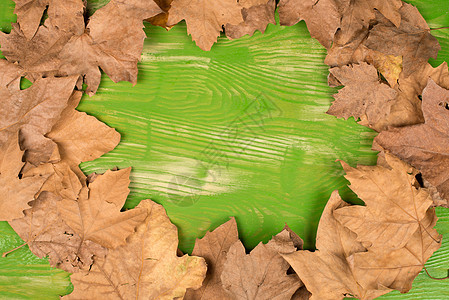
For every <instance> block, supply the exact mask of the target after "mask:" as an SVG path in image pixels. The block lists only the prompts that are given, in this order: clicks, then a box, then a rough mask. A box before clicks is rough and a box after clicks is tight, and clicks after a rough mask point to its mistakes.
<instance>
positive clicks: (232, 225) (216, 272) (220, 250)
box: [185, 218, 239, 300]
mask: <svg viewBox="0 0 449 300" xmlns="http://www.w3.org/2000/svg"><path fill="white" fill-rule="evenodd" d="M238 239H239V236H238V231H237V223H236V222H235V219H234V218H231V220H229V221H228V222H226V223H224V224H222V225H220V226H219V227H218V228H216V229H215V230H214V231H212V232H207V233H206V235H205V236H204V237H203V238H202V239H197V240H196V242H195V247H194V248H193V252H192V255H195V256H200V257H203V258H204V259H205V261H206V263H207V273H206V278H205V279H204V281H203V285H202V286H201V288H199V289H197V290H191V289H188V290H187V293H186V295H185V299H186V300H189V299H192V300H199V299H212V298H213V297H216V298H217V299H222V300H226V299H232V298H231V297H230V295H229V294H228V293H227V292H226V291H225V290H224V289H223V287H222V284H221V278H220V276H221V274H222V272H223V268H224V264H225V262H226V253H227V252H228V251H229V248H230V247H231V246H232V245H233V244H234V243H235V242H237V241H238Z"/></svg>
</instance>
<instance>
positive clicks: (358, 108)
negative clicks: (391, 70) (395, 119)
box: [327, 63, 397, 130]
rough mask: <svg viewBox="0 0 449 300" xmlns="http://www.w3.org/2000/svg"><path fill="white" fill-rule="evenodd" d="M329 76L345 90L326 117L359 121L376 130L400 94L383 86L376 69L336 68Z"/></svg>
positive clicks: (337, 96) (365, 65)
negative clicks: (350, 118)
mask: <svg viewBox="0 0 449 300" xmlns="http://www.w3.org/2000/svg"><path fill="white" fill-rule="evenodd" d="M329 72H330V74H332V76H333V78H335V79H337V80H338V81H339V82H340V83H341V84H342V85H344V86H345V87H344V88H343V89H341V90H339V91H338V94H335V95H334V98H335V101H334V102H333V103H332V105H331V107H330V108H329V110H328V111H327V113H328V114H331V115H334V116H336V117H343V118H344V119H348V118H349V117H351V116H352V117H354V118H355V119H356V120H357V119H359V118H360V119H362V120H363V121H364V122H365V123H366V124H367V126H368V127H371V128H373V129H376V130H377V129H378V128H377V126H376V125H377V123H379V121H380V120H382V119H384V118H386V117H387V116H388V115H389V113H390V107H391V105H392V102H393V100H394V99H395V98H396V94H397V92H396V91H395V90H393V89H392V88H390V87H389V86H388V85H387V84H384V83H382V82H381V81H380V80H379V76H378V75H377V70H376V68H374V67H373V66H371V65H368V64H367V63H361V64H360V65H352V66H343V67H336V68H332V69H330V70H329Z"/></svg>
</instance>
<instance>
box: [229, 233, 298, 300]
mask: <svg viewBox="0 0 449 300" xmlns="http://www.w3.org/2000/svg"><path fill="white" fill-rule="evenodd" d="M294 251H296V247H295V245H294V244H293V241H292V239H291V236H290V233H289V231H288V230H286V229H284V230H283V231H282V232H281V233H279V234H277V235H276V236H274V237H273V239H272V240H271V241H269V242H268V243H267V244H263V243H260V244H259V245H257V247H256V248H254V249H253V250H252V251H251V253H250V254H248V255H247V254H246V250H245V247H244V246H243V244H242V243H241V242H240V241H237V242H235V243H234V244H233V245H232V246H231V247H230V248H229V251H228V253H227V255H226V262H225V264H224V268H223V272H222V274H221V281H222V283H223V287H224V289H226V290H228V291H229V292H230V293H231V294H232V295H233V297H232V298H233V299H242V300H243V299H276V300H281V299H285V300H290V299H291V298H292V295H293V294H294V293H295V292H296V290H298V288H299V287H301V286H302V282H301V281H300V280H299V278H298V276H297V275H296V274H287V270H288V269H289V267H290V266H289V264H288V263H287V262H286V261H285V260H284V259H283V258H282V256H281V255H280V254H288V253H292V252H294Z"/></svg>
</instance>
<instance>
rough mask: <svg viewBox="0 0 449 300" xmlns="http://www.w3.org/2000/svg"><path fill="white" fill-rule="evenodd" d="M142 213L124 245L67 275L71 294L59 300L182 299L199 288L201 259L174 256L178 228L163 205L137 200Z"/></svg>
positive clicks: (201, 279)
mask: <svg viewBox="0 0 449 300" xmlns="http://www.w3.org/2000/svg"><path fill="white" fill-rule="evenodd" d="M137 208H138V209H144V210H146V211H147V212H148V216H147V217H146V219H145V221H144V222H143V223H142V224H141V225H139V227H138V228H137V231H136V233H134V234H133V235H131V236H130V237H129V239H128V241H127V243H126V244H125V245H123V246H121V247H118V248H116V249H114V250H109V252H108V255H107V256H106V257H105V258H104V259H98V260H97V259H96V260H95V263H94V265H93V266H92V268H91V270H89V271H83V272H79V273H76V274H73V275H72V276H71V280H72V283H73V285H74V291H73V293H72V294H70V295H68V296H65V297H63V299H99V298H104V297H107V299H167V300H169V299H170V300H171V299H182V298H183V297H184V294H185V291H186V289H187V288H193V289H196V288H199V287H200V286H201V283H202V281H203V279H204V277H205V275H206V263H205V261H204V259H203V258H200V257H196V256H188V255H184V256H182V257H178V256H177V255H176V253H177V246H178V231H177V229H176V226H175V225H173V224H172V223H171V222H170V220H169V219H168V217H167V214H166V212H165V210H164V208H163V207H162V206H161V205H159V204H156V203H154V202H152V201H150V200H143V201H142V202H141V203H140V204H139V205H138V206H137Z"/></svg>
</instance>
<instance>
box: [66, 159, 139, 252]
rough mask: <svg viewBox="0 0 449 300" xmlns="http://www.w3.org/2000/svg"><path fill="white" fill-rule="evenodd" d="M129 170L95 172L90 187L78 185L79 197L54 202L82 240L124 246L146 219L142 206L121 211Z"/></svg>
mask: <svg viewBox="0 0 449 300" xmlns="http://www.w3.org/2000/svg"><path fill="white" fill-rule="evenodd" d="M130 171H131V168H128V169H124V170H120V171H107V172H106V173H105V174H103V175H98V176H97V177H96V178H95V180H94V181H93V182H92V183H90V185H89V187H83V188H81V191H80V193H79V197H78V199H76V200H73V199H63V200H61V201H59V202H58V203H57V205H58V210H59V213H60V214H61V217H62V218H63V219H64V222H65V223H66V224H67V225H69V226H70V228H72V229H73V230H74V231H75V232H76V233H77V234H78V235H79V236H80V237H81V239H82V240H83V241H85V240H86V241H87V240H90V241H94V242H96V243H98V244H100V245H102V246H104V247H107V248H116V247H118V246H120V245H123V244H124V243H125V242H126V238H127V237H128V236H129V235H130V234H132V233H133V232H134V230H135V228H136V227H137V226H138V225H139V224H140V223H141V222H142V221H143V220H144V219H145V218H146V211H145V210H144V209H132V210H129V211H125V212H120V210H121V209H122V207H123V205H124V204H125V201H126V197H127V196H128V193H129V189H128V185H129V174H130Z"/></svg>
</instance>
